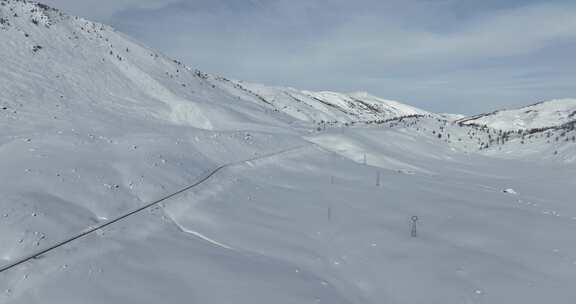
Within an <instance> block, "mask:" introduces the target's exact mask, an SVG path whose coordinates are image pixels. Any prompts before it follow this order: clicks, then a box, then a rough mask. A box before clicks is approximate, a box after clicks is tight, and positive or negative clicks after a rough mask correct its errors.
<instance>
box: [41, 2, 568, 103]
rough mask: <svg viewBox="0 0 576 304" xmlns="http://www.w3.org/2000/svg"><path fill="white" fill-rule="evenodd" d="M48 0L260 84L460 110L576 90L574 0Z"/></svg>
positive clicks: (199, 64) (190, 61)
mask: <svg viewBox="0 0 576 304" xmlns="http://www.w3.org/2000/svg"><path fill="white" fill-rule="evenodd" d="M41 1H42V0H41ZM42 2H44V3H46V4H48V5H50V6H53V7H56V8H59V9H62V10H63V11H65V12H68V13H70V14H73V15H79V16H82V17H86V18H88V19H91V20H94V21H99V22H103V23H107V24H109V25H112V26H114V27H115V28H117V29H118V30H119V31H122V32H125V33H127V34H128V35H130V36H132V37H134V38H136V39H137V40H139V41H141V42H143V43H144V44H147V45H148V46H150V47H153V48H155V49H158V50H159V51H161V52H163V53H164V54H166V55H168V56H171V57H173V58H175V59H179V60H181V61H183V62H184V63H186V64H187V65H190V66H192V67H195V68H198V69H200V70H203V71H205V72H209V73H214V74H218V75H223V76H226V77H229V78H234V79H239V80H245V81H250V82H258V83H263V84H267V85H273V86H290V87H295V88H299V89H306V90H329V91H340V92H355V91H367V92H369V93H371V94H374V95H377V96H380V97H383V98H387V99H394V100H398V101H401V102H404V103H408V104H411V105H414V106H418V107H421V108H424V109H426V110H430V111H435V112H450V113H462V114H475V113H480V112H488V111H493V110H496V109H501V108H511V107H518V106H523V105H528V104H532V103H535V102H539V101H543V100H548V99H555V98H568V97H574V98H576V85H575V84H576V60H575V59H574V57H575V56H574V54H576V1H573V0H547V1H543V0H482V1H479V0H355V1H352V0H317V1H314V0H98V1H95V0H43V1H42Z"/></svg>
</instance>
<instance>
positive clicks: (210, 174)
mask: <svg viewBox="0 0 576 304" xmlns="http://www.w3.org/2000/svg"><path fill="white" fill-rule="evenodd" d="M309 146H310V145H302V146H298V147H294V148H290V149H285V150H282V151H278V152H274V153H270V154H265V155H261V156H257V157H253V158H250V159H246V160H241V161H237V162H233V163H228V164H224V165H220V166H218V167H216V168H214V169H212V170H210V171H209V172H207V173H205V174H204V175H203V176H200V178H199V179H198V180H197V181H196V182H195V183H194V184H192V185H189V186H187V187H185V188H183V189H181V190H179V191H176V192H174V193H172V194H169V195H167V196H164V197H162V198H160V199H158V200H156V201H153V202H151V203H149V204H146V205H144V206H142V207H139V208H137V209H134V210H131V211H128V212H127V213H124V214H122V215H120V216H118V217H115V218H113V219H110V220H108V221H106V222H104V223H102V224H100V225H98V226H96V227H93V228H90V229H88V230H85V231H82V232H80V233H77V234H76V235H74V236H72V237H69V238H67V239H65V240H62V241H60V242H58V243H56V244H53V245H51V246H49V247H47V248H44V249H41V250H39V251H37V252H34V253H32V254H30V255H27V256H24V257H21V258H18V259H16V260H15V261H14V262H12V263H10V264H8V265H4V266H2V267H0V273H3V272H5V271H8V270H10V269H13V268H14V267H16V266H19V265H22V264H24V263H26V262H28V261H30V260H33V259H37V258H39V257H41V256H42V255H44V254H46V253H49V252H50V251H52V250H54V249H57V248H59V247H62V246H64V245H66V244H69V243H71V242H73V241H75V240H77V239H80V238H83V237H85V236H87V235H90V234H92V233H94V232H96V231H99V230H102V229H103V228H105V227H107V226H110V225H112V224H114V223H117V222H120V221H122V220H125V219H126V218H128V217H130V216H132V215H134V214H137V213H140V212H142V211H145V210H147V209H150V208H151V207H154V206H156V205H158V204H160V203H162V202H165V201H167V200H169V199H171V198H173V197H175V196H177V195H180V194H182V193H184V192H186V191H189V190H191V189H193V188H195V187H197V186H199V185H201V184H203V183H204V182H206V181H207V180H209V179H210V178H211V177H213V176H214V175H216V173H218V172H220V171H222V170H223V169H226V168H229V167H232V166H236V165H241V164H245V163H248V162H251V161H256V160H261V159H265V158H270V157H273V156H277V155H280V154H285V153H288V152H292V151H295V150H300V149H303V148H306V147H309Z"/></svg>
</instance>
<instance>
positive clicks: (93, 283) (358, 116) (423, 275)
mask: <svg viewBox="0 0 576 304" xmlns="http://www.w3.org/2000/svg"><path fill="white" fill-rule="evenodd" d="M0 57H1V58H2V61H1V66H0V194H1V195H0V244H1V246H0V268H1V266H3V265H7V264H11V263H14V262H15V261H17V260H18V259H19V258H21V257H23V256H27V255H29V254H31V253H33V252H38V251H39V250H42V249H44V248H47V247H49V246H51V245H53V244H54V243H56V242H58V241H60V240H62V239H65V238H69V237H71V236H74V235H76V234H78V233H81V232H83V231H87V230H89V229H90V228H91V227H94V226H96V225H102V224H105V223H109V221H110V220H111V219H114V218H116V217H118V216H119V215H122V214H125V213H126V212H130V211H132V210H135V209H137V208H139V207H141V206H143V205H145V204H147V203H149V202H152V201H154V200H157V199H158V198H161V197H165V196H166V195H170V194H172V193H174V192H176V191H179V190H181V189H183V188H185V187H188V186H190V185H192V184H194V183H196V182H197V181H198V180H200V179H203V178H204V177H206V176H207V173H209V172H212V170H213V169H215V168H218V167H219V166H221V165H222V164H229V163H235V162H237V163H235V164H234V165H232V166H228V167H226V168H225V169H223V170H221V171H218V173H217V174H214V175H210V178H207V179H206V180H205V182H203V183H201V184H199V185H198V186H197V187H194V188H192V189H190V191H186V192H183V193H181V195H178V196H174V197H172V198H171V199H169V200H166V201H163V202H162V203H161V204H158V205H155V206H154V208H149V209H146V210H145V211H144V212H139V213H136V214H134V215H133V216H131V217H129V218H126V219H125V220H122V221H119V222H117V223H115V224H114V225H110V226H107V227H106V228H105V229H101V230H99V231H98V232H97V233H93V234H90V235H87V236H86V237H84V238H81V239H78V240H75V241H74V242H72V243H70V244H67V245H65V246H62V247H60V248H57V249H55V250H53V251H50V252H48V253H46V254H44V255H41V256H39V257H37V258H36V259H32V260H30V261H28V262H26V263H24V264H21V265H19V266H18V267H14V268H12V269H10V270H9V271H6V272H2V273H0V303H10V304H11V303H26V304H31V303H32V304H34V303H42V304H52V303H112V304H116V303H118V304H120V303H122V304H126V303H138V304H142V303H154V304H156V303H159V302H186V303H210V304H224V303H238V304H248V303H250V304H252V303H277V304H300V303H330V304H340V303H343V304H348V303H354V304H376V303H431V302H433V303H542V302H544V301H550V299H553V300H555V301H556V302H570V301H571V300H572V299H573V298H574V292H573V288H572V286H573V282H574V280H576V270H575V268H574V265H575V264H574V263H576V247H575V246H574V242H573V241H572V240H573V233H571V231H572V230H573V229H572V228H573V226H574V223H575V219H576V209H575V207H574V204H573V192H572V189H574V186H575V185H576V180H575V179H574V176H576V175H575V171H574V170H575V168H574V162H575V161H576V157H575V155H576V144H575V143H574V138H575V137H574V136H575V135H576V133H575V131H574V128H573V126H574V125H571V124H569V123H568V124H564V125H563V126H561V127H554V128H550V129H547V130H540V131H526V132H511V131H502V130H496V129H493V128H489V127H484V126H479V125H475V124H470V125H460V124H457V123H452V121H451V120H452V116H450V117H447V116H443V115H436V114H432V113H426V112H425V111H422V110H418V109H415V108H413V107H409V106H406V105H403V104H399V103H397V102H393V101H388V100H383V99H380V98H377V97H373V96H370V95H368V94H365V93H356V94H339V93H331V92H306V91H299V90H296V89H289V88H272V87H265V86H262V85H255V84H246V83H243V82H238V81H231V80H227V79H226V78H224V77H219V76H213V75H209V74H205V73H202V72H200V71H197V70H194V69H192V68H189V67H187V66H185V65H183V64H181V63H179V62H177V61H174V60H172V59H169V58H166V57H164V56H162V55H161V54H159V53H158V52H156V51H154V50H151V49H149V48H146V47H144V46H142V45H140V44H139V43H137V42H135V41H133V40H132V39H130V38H129V37H126V36H125V35H123V34H121V33H118V32H116V31H114V30H113V29H112V28H110V27H108V26H105V25H101V24H97V23H93V22H90V21H87V20H83V19H81V18H76V17H70V16H67V15H65V14H62V13H60V12H59V11H57V10H54V9H51V8H49V7H46V6H43V5H38V4H34V3H31V2H27V1H20V0H0ZM542 111H543V110H542ZM563 115H566V116H567V117H569V116H570V113H568V114H563ZM322 121H324V122H322ZM358 122H363V123H358ZM319 123H320V124H324V125H325V127H326V128H318V124H319ZM344 126H346V127H344ZM329 127H333V128H329ZM278 152H280V153H278ZM269 153H272V154H273V155H268V154H269ZM264 155H268V156H266V157H263V158H259V157H262V156H264ZM486 155H489V156H491V157H486ZM503 158H504V159H503ZM242 160H249V161H246V162H241V161H242ZM239 161H240V162H239ZM509 189H513V191H512V190H509ZM413 215H418V216H419V217H420V222H419V226H418V237H417V238H411V237H410V226H409V221H408V220H409V219H410V217H411V216H413ZM415 291H417V292H415ZM550 295H552V296H550Z"/></svg>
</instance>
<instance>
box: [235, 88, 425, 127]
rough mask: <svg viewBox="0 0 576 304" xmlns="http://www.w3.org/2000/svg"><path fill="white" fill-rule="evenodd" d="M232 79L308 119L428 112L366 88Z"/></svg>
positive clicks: (356, 118) (357, 118) (343, 120)
mask: <svg viewBox="0 0 576 304" xmlns="http://www.w3.org/2000/svg"><path fill="white" fill-rule="evenodd" d="M233 83H234V85H235V86H236V87H237V88H241V89H243V90H246V91H247V92H250V93H252V94H254V95H257V96H259V97H260V98H261V99H262V100H263V101H266V102H267V103H269V104H271V105H272V106H273V107H274V108H276V109H278V110H279V111H282V112H284V113H286V114H288V115H290V116H292V117H294V118H296V119H298V120H302V121H307V122H327V123H328V122H334V123H336V122H340V123H346V122H359V121H374V120H385V119H390V118H395V117H401V116H408V115H424V114H429V113H428V112H426V111H424V110H420V109H417V108H415V107H412V106H408V105H405V104H402V103H399V102H396V101H392V100H385V99H382V98H379V97H376V96H372V95H370V94H368V93H365V92H358V93H351V94H343V93H336V92H310V91H299V90H297V89H293V88H277V87H268V86H264V85H260V84H253V83H244V82H233Z"/></svg>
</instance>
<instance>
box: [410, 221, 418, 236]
mask: <svg viewBox="0 0 576 304" xmlns="http://www.w3.org/2000/svg"><path fill="white" fill-rule="evenodd" d="M410 220H411V221H412V223H411V229H410V230H411V231H410V235H411V236H412V237H413V238H415V237H417V236H418V232H417V230H416V222H418V217H417V216H413V217H411V218H410Z"/></svg>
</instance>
